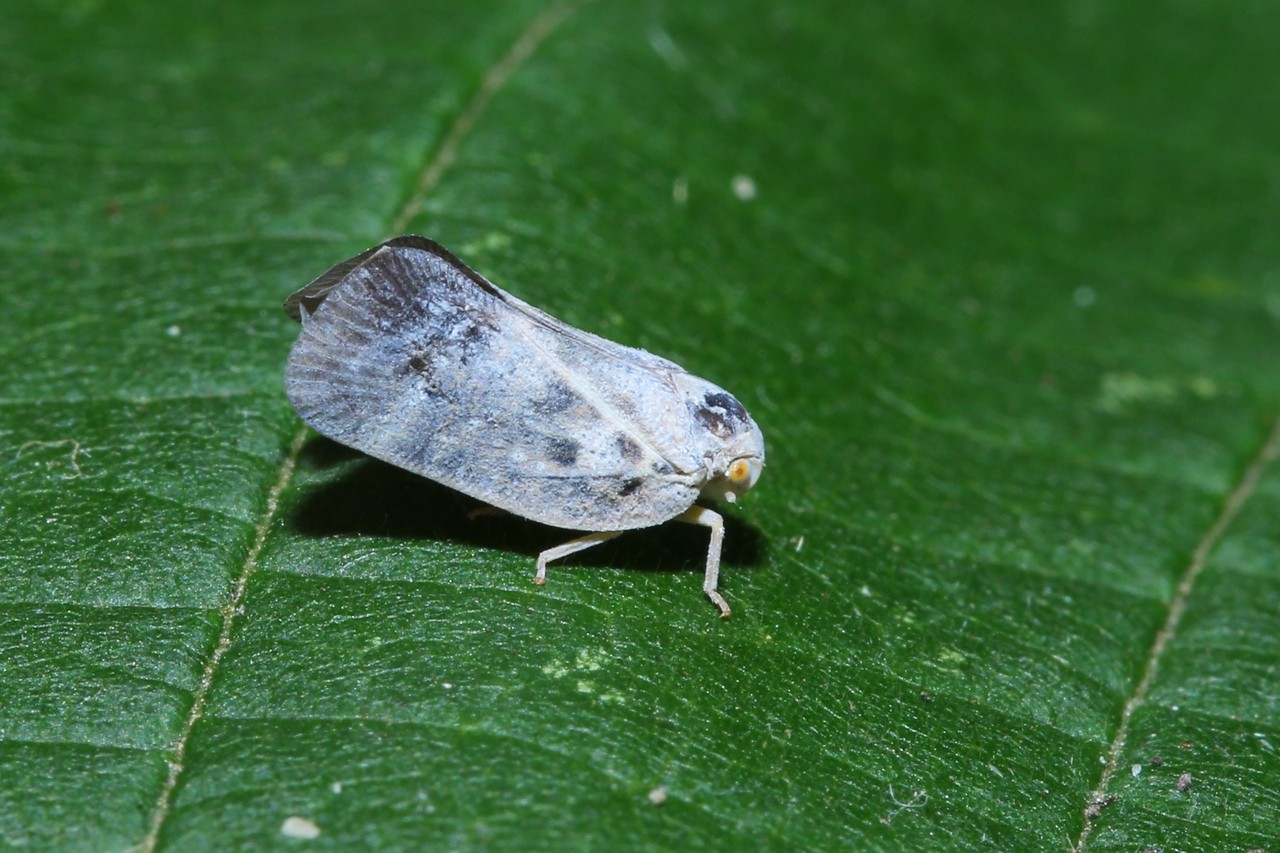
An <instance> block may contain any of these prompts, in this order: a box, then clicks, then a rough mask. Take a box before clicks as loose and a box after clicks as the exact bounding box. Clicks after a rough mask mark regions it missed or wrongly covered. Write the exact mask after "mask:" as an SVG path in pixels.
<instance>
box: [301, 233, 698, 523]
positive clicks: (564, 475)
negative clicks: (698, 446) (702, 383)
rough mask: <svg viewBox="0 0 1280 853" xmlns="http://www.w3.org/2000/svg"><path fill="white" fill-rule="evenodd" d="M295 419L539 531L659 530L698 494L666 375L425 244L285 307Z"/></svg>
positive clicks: (683, 415) (335, 275) (345, 272)
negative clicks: (296, 325)
mask: <svg viewBox="0 0 1280 853" xmlns="http://www.w3.org/2000/svg"><path fill="white" fill-rule="evenodd" d="M286 305H287V310H291V313H293V312H292V308H296V309H297V313H296V315H295V316H297V317H298V318H299V319H302V320H303V321H304V322H303V328H302V333H301V335H300V336H299V338H298V341H297V343H296V344H295V345H294V348H293V351H292V353H291V354H290V357H289V366H288V369H287V372H286V377H285V381H286V387H287V390H288V394H289V399H290V401H291V402H292V403H293V405H294V408H296V409H297V411H298V413H299V414H300V415H301V416H302V418H303V420H305V421H306V422H307V423H308V424H310V425H311V426H312V427H314V428H315V429H316V430H317V431H319V432H320V433H322V434H324V435H326V436H328V437H330V438H332V439H334V440H336V441H339V442H341V443H343V444H346V445H348V446H351V447H354V448H356V449H357V450H361V451H363V452H365V453H367V454H369V455H370V456H374V457H376V458H379V459H382V460H384V461H386V462H390V463H391V464H393V465H397V466H399V467H402V468H406V469H408V470H410V471H414V472H416V473H418V474H421V475H423V476H425V477H428V478H430V479H432V480H436V481H438V482H440V483H443V484H445V485H447V486H450V487H452V488H454V489H457V490H458V491H461V492H463V493H465V494H469V495H471V496H473V497H475V498H478V499H480V500H483V501H485V502H487V503H490V504H492V505H494V506H497V507H500V508H502V509H506V510H508V511H511V512H513V513H516V514H518V515H521V516H524V517H526V518H531V519H534V520H536V521H540V522H543V523H546V524H552V525H556V526H560V527H568V528H574V529H580V530H622V529H628V528H633V527H644V526H648V525H652V524H658V523H660V522H662V521H665V520H667V519H669V518H672V517H674V516H676V515H678V514H679V513H680V512H682V511H684V510H685V509H687V508H688V507H689V506H690V505H691V504H692V503H693V501H694V499H695V498H696V497H697V495H698V491H699V486H700V479H699V473H698V472H699V468H698V465H699V460H698V459H695V458H692V456H691V453H690V451H689V449H688V434H689V426H690V425H689V416H688V410H687V406H686V403H685V401H684V398H683V397H682V395H681V394H680V393H679V391H678V390H677V387H676V377H677V376H678V375H679V374H682V373H683V371H681V370H680V368H679V367H677V366H676V365H674V364H672V363H671V362H668V361H665V360H664V359H660V358H658V357H656V356H653V355H651V354H649V353H646V352H643V351H641V350H633V349H630V348H627V347H623V346H620V345H618V344H615V343H612V342H610V341H606V340H604V339H602V338H598V337H596V336H594V335H590V334H588V333H585V332H582V331H580V330H577V329H574V328H573V327H571V326H567V325H565V324H564V323H561V322H560V321H558V320H555V319H554V318H552V317H550V316H549V315H547V314H544V313H543V312H541V311H538V310H537V309H535V308H532V307H531V306H528V305H526V304H525V303H523V302H520V301H519V300H517V299H515V298H514V297H511V296H509V295H508V294H506V293H505V292H503V291H502V290H500V289H499V288H497V287H496V286H494V285H493V284H491V283H489V282H488V281H487V280H485V279H484V278H482V277H481V276H479V275H478V274H476V273H475V272H473V271H472V270H470V269H469V268H468V267H466V266H465V265H464V264H462V263H461V262H460V261H458V260H457V259H456V258H454V257H453V256H452V255H450V254H449V253H448V252H446V251H444V250H443V249H440V248H439V247H438V246H436V244H434V243H432V242H431V241H427V240H423V239H422V238H397V239H396V240H393V241H389V242H388V243H386V244H383V245H382V246H379V247H375V248H374V249H371V250H369V251H368V252H365V253H363V254H362V255H359V256H357V257H356V258H353V259H351V260H350V261H346V262H344V263H343V264H339V265H338V266H336V267H334V268H333V270H330V272H328V273H326V274H325V275H323V276H321V277H320V278H318V279H316V281H315V282H312V284H310V285H308V286H307V287H306V288H303V290H301V291H299V292H298V293H297V294H295V295H294V297H291V298H290V301H289V303H286Z"/></svg>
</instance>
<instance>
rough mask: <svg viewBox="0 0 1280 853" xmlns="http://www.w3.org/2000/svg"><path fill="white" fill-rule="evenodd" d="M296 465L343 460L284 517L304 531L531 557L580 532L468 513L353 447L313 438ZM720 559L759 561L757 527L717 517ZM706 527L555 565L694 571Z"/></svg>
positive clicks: (448, 494)
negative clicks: (426, 541)
mask: <svg viewBox="0 0 1280 853" xmlns="http://www.w3.org/2000/svg"><path fill="white" fill-rule="evenodd" d="M299 461H300V463H301V464H302V465H303V466H305V467H307V468H310V469H312V470H327V469H331V468H335V467H337V466H339V465H344V464H345V465H349V466H350V468H349V470H348V471H346V472H344V473H342V474H339V475H338V476H337V477H336V478H335V479H333V480H331V481H330V482H327V483H325V484H324V485H322V486H319V487H317V488H314V489H312V490H311V491H310V492H309V493H308V494H307V495H306V496H305V497H303V498H302V500H301V501H300V502H299V503H298V504H297V505H296V506H295V507H294V508H293V511H292V512H290V513H289V514H288V515H287V516H286V519H285V523H286V524H288V525H289V526H290V528H291V529H292V530H294V531H295V532H297V533H300V534H302V535H304V536H343V535H345V536H380V537H387V538H392V539H429V540H435V541H441V542H455V543H461V544H467V545H475V546H478V547H483V548H493V549H501V550H505V551H511V552H513V553H517V554H524V555H525V556H527V557H528V558H529V560H530V564H531V566H532V561H533V560H534V559H536V557H537V555H538V554H539V553H540V552H542V551H543V550H545V549H547V548H551V547H553V546H555V545H559V544H561V543H562V542H567V541H569V540H570V539H574V538H576V537H577V536H579V535H581V534H580V533H579V532H577V531H565V530H562V529H560V528H556V527H548V526H546V525H544V524H538V523H537V522H534V521H529V520H527V519H523V518H520V517H519V516H515V515H510V514H507V513H495V514H482V515H479V516H476V517H472V516H471V513H473V512H474V511H476V510H484V509H485V508H486V505H485V504H484V503H482V502H480V501H477V500H475V499H473V498H470V497H467V496H466V495H464V494H462V493H460V492H456V491H454V490H453V489H450V488H448V487H447V486H442V485H440V484H439V483H436V482H433V481H431V480H428V479H426V478H424V477H420V476H418V475H417V474H412V473H410V472H408V471H404V470H402V469H400V468H396V467H395V466H393V465H389V464H387V463H385V462H380V461H378V460H376V459H370V458H369V457H367V456H364V454H362V453H359V452H358V451H355V450H351V449H350V448H348V447H344V446H343V445H340V444H338V443H337V442H334V441H331V440H329V439H327V438H322V437H316V438H313V439H312V440H311V441H309V442H308V443H307V445H306V446H305V447H304V448H303V451H302V456H301V458H300V460H299ZM724 521H725V539H724V547H723V550H722V552H721V563H722V564H723V565H726V566H732V567H735V568H741V567H750V566H755V565H759V564H760V563H761V562H762V561H763V559H764V555H765V551H766V545H765V541H764V537H763V536H762V535H761V534H760V532H759V530H757V529H756V528H755V527H753V526H752V525H750V524H747V523H746V522H743V521H741V520H739V519H738V518H735V517H733V516H731V515H725V520H724ZM708 535H709V532H708V531H707V529H706V528H703V527H697V526H695V525H691V524H681V523H678V522H666V523H664V524H660V525H658V526H656V527H646V528H643V529H640V530H631V531H627V532H626V533H624V534H623V535H622V536H619V537H618V538H617V539H614V540H612V541H610V542H606V543H604V544H601V545H598V546H596V547H594V548H591V549H588V550H587V551H584V552H582V553H581V554H575V555H573V556H570V557H566V558H565V559H564V560H557V561H556V563H555V565H562V564H563V565H576V566H602V567H611V568H629V569H637V570H642V571H659V572H677V571H702V568H703V567H704V566H705V561H706V554H707V536H708Z"/></svg>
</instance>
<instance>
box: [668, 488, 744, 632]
mask: <svg viewBox="0 0 1280 853" xmlns="http://www.w3.org/2000/svg"><path fill="white" fill-rule="evenodd" d="M676 521H686V522H688V523H689V524H700V525H702V526H703V527H710V528H711V544H710V545H708V546H707V573H706V575H705V576H704V577H703V579H702V591H703V592H705V593H706V594H707V598H709V599H711V603H712V604H714V605H715V606H716V607H719V608H720V618H722V619H728V618H729V613H730V612H731V611H730V610H729V604H728V602H726V601H725V600H724V596H722V595H720V593H719V592H717V591H716V587H717V586H719V584H720V546H721V545H722V544H723V543H724V519H723V518H722V517H721V516H720V513H718V512H714V511H713V510H709V509H707V508H706V507H704V506H691V507H689V508H688V509H687V510H685V511H684V512H682V513H680V514H679V515H677V516H676Z"/></svg>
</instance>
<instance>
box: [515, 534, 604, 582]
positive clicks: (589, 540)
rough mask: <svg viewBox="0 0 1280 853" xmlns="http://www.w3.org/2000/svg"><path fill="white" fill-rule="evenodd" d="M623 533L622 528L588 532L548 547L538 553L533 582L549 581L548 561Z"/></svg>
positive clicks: (574, 552) (582, 549)
mask: <svg viewBox="0 0 1280 853" xmlns="http://www.w3.org/2000/svg"><path fill="white" fill-rule="evenodd" d="M621 533H622V531H621V530H605V531H601V532H600V533H588V534H587V535H586V536H583V537H582V538H581V539H574V540H572V541H571V542H566V543H564V544H563V545H557V546H556V547H554V548H548V549H547V550H545V551H543V552H542V553H541V554H539V555H538V573H537V574H536V575H534V576H533V582H534V583H536V584H544V583H546V582H547V563H550V562H551V561H552V560H558V559H560V558H561V557H567V556H569V555H570V554H576V553H578V552H579V551H584V550H586V549H587V548H590V547H591V546H592V545H599V544H600V543H601V542H608V541H609V540H610V539H612V538H614V537H615V536H618V535H620V534H621Z"/></svg>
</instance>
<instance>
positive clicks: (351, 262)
mask: <svg viewBox="0 0 1280 853" xmlns="http://www.w3.org/2000/svg"><path fill="white" fill-rule="evenodd" d="M400 248H406V249H420V250H422V251H424V252H430V253H431V254H433V255H436V256H437V257H441V258H444V259H445V260H446V261H448V262H449V263H451V264H453V265H454V266H456V267H458V268H460V269H462V270H464V271H465V272H466V273H467V274H468V275H469V276H471V277H472V278H479V276H477V275H476V274H475V273H473V272H471V270H470V268H469V267H467V265H466V264H464V263H462V261H460V260H458V259H457V258H456V257H454V256H453V254H452V253H450V252H449V251H448V250H447V249H445V248H444V247H443V246H441V245H440V244H439V243H437V242H436V241H435V240H429V239H427V238H426V237H419V236H418V235H416V234H402V235H401V236H399V237H392V238H391V239H390V240H386V241H384V242H382V243H379V244H378V245H376V246H374V247H373V248H371V249H366V250H364V251H363V252H361V253H360V254H358V255H356V256H355V257H354V258H348V259H347V260H345V261H343V262H341V263H338V264H334V265H333V266H332V267H330V268H329V269H328V270H326V271H325V272H324V273H323V274H321V275H320V276H318V277H317V278H316V279H315V280H314V281H312V282H311V283H310V284H308V285H307V286H306V287H304V288H302V289H301V290H299V291H298V292H296V293H294V294H293V295H292V296H290V297H289V298H288V299H286V300H285V301H284V311H285V313H286V314H288V315H289V316H290V317H292V318H293V319H294V320H296V321H297V322H299V323H301V322H302V318H303V317H304V316H310V315H311V314H314V313H315V310H316V309H317V308H319V307H320V303H322V302H324V300H325V298H326V297H327V296H328V295H329V292H330V291H332V290H333V289H334V288H335V287H337V286H338V285H340V284H342V282H343V281H344V280H345V279H346V277H347V276H348V275H350V274H351V272H352V270H355V269H356V268H358V267H359V266H360V265H361V264H363V263H364V262H365V261H367V260H369V259H370V258H372V257H373V256H374V255H376V254H377V253H378V252H380V251H382V250H383V249H400ZM482 280H483V279H482ZM485 284H488V282H485Z"/></svg>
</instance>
